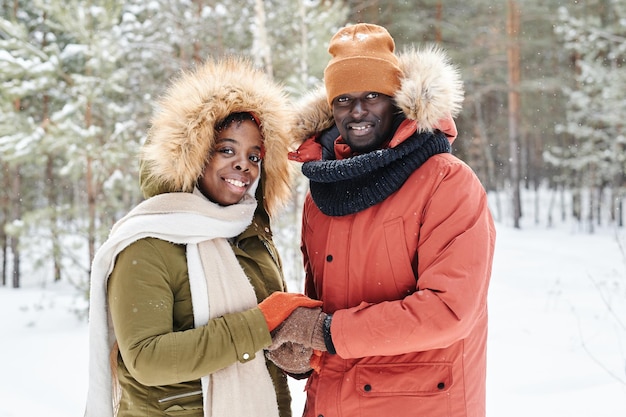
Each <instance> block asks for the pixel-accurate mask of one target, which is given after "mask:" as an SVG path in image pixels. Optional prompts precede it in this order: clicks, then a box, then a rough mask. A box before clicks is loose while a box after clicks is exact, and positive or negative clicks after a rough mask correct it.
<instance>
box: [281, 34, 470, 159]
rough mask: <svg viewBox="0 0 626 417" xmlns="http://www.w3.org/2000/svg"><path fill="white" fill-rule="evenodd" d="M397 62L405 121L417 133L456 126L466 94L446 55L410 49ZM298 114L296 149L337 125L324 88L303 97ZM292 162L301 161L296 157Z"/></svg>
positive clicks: (294, 133) (398, 97) (433, 49)
mask: <svg viewBox="0 0 626 417" xmlns="http://www.w3.org/2000/svg"><path fill="white" fill-rule="evenodd" d="M398 61H399V66H400V69H401V70H402V74H403V75H402V77H401V86H400V89H399V90H398V91H397V92H396V95H395V97H394V99H395V102H396V105H397V106H398V107H399V108H400V110H401V111H402V112H403V113H404V115H405V116H406V118H407V119H409V120H413V121H415V122H416V124H417V129H418V131H433V130H436V129H440V130H445V129H442V127H441V124H442V121H444V122H445V123H448V122H449V123H452V124H453V123H454V122H453V121H452V117H455V116H456V115H458V113H459V112H460V110H461V103H462V102H463V96H464V90H463V82H462V81H461V76H460V73H459V71H458V69H457V68H456V67H455V66H454V65H452V64H451V63H450V61H449V59H448V57H447V55H446V54H445V52H444V51H443V50H442V49H440V48H438V47H436V46H430V47H426V48H424V49H421V50H418V49H408V50H406V51H405V52H403V53H400V54H398ZM295 113H296V115H297V116H296V121H295V125H294V127H293V128H292V137H293V138H294V140H295V141H296V142H297V143H296V145H299V144H300V143H302V142H304V141H305V140H306V139H308V138H310V137H312V136H314V135H316V134H318V133H319V132H322V131H324V130H326V129H328V128H330V127H331V126H333V125H334V123H335V122H334V120H333V113H332V108H331V107H330V106H329V104H328V101H327V97H326V91H325V90H324V88H323V87H322V88H319V89H318V90H316V91H314V92H313V93H310V94H309V95H307V96H305V97H303V98H302V99H301V100H300V101H299V102H298V103H297V109H296V111H295ZM445 123H444V124H445ZM454 131H455V132H456V128H454ZM444 133H446V132H445V131H444ZM455 136H456V134H455ZM451 140H454V138H451ZM291 158H292V159H295V160H298V158H297V157H295V158H294V157H293V155H292V156H291Z"/></svg>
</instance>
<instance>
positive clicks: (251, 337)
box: [224, 308, 272, 363]
mask: <svg viewBox="0 0 626 417" xmlns="http://www.w3.org/2000/svg"><path fill="white" fill-rule="evenodd" d="M224 321H225V322H226V325H227V326H228V329H229V331H230V335H231V338H232V341H233V345H234V347H235V352H236V353H237V360H239V362H242V363H243V362H248V361H251V360H252V359H254V358H255V356H256V352H258V351H259V350H262V349H263V348H265V347H267V346H269V345H270V344H271V343H272V335H271V334H270V332H269V330H268V328H267V323H266V322H265V317H263V313H261V310H259V309H258V308H253V309H250V310H246V311H242V312H238V313H232V314H225V315H224Z"/></svg>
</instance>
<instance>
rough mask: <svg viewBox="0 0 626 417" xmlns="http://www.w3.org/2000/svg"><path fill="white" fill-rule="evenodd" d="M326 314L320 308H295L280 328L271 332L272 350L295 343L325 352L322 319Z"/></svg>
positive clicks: (270, 348)
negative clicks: (287, 343)
mask: <svg viewBox="0 0 626 417" xmlns="http://www.w3.org/2000/svg"><path fill="white" fill-rule="evenodd" d="M325 318H326V313H324V312H322V309H321V308H319V307H318V308H306V307H298V308H296V309H295V310H294V311H293V313H291V315H289V317H287V319H286V320H285V321H283V322H282V323H281V324H280V326H278V327H277V328H276V330H274V331H273V332H272V344H271V345H270V347H269V348H268V349H269V350H274V349H277V348H278V347H280V346H281V345H282V344H284V343H286V342H293V343H297V344H300V345H303V346H306V347H310V348H313V349H315V350H319V351H322V352H324V351H326V343H325V342H324V319H325Z"/></svg>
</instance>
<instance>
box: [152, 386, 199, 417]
mask: <svg viewBox="0 0 626 417" xmlns="http://www.w3.org/2000/svg"><path fill="white" fill-rule="evenodd" d="M158 402H159V407H160V408H161V410H162V411H163V413H164V414H165V415H166V416H172V417H202V416H203V415H204V412H203V409H202V390H195V391H186V392H180V393H172V394H171V395H167V396H166V397H163V398H159V400H158Z"/></svg>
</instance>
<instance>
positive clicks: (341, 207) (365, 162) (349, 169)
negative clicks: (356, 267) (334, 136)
mask: <svg viewBox="0 0 626 417" xmlns="http://www.w3.org/2000/svg"><path fill="white" fill-rule="evenodd" d="M449 152H450V142H449V141H448V138H447V137H446V135H444V134H443V133H441V132H439V131H436V132H432V133H431V132H426V133H419V134H414V135H413V136H411V137H410V138H408V139H407V140H405V141H404V142H402V143H401V144H400V145H398V146H396V147H395V148H387V149H380V150H375V151H372V152H369V153H366V154H362V155H357V156H354V157H351V158H348V159H341V160H328V161H312V162H306V163H304V164H303V165H302V173H303V174H304V175H305V176H306V177H307V178H308V179H309V180H310V190H311V196H312V197H313V201H315V204H316V205H317V207H318V208H319V209H320V210H321V211H322V213H324V214H326V215H327V216H345V215H348V214H354V213H358V212H359V211H361V210H365V209H366V208H368V207H371V206H373V205H376V204H378V203H380V202H381V201H383V200H385V199H386V198H387V197H389V196H390V195H391V194H393V193H394V192H396V191H397V190H398V189H399V188H400V187H401V186H402V184H404V182H405V181H406V180H407V178H408V177H409V176H410V175H411V174H412V173H413V172H414V171H415V170H416V169H417V168H419V167H420V166H421V165H422V164H423V163H424V162H426V160H428V158H430V157H431V156H433V155H436V154H439V153H449Z"/></svg>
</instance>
